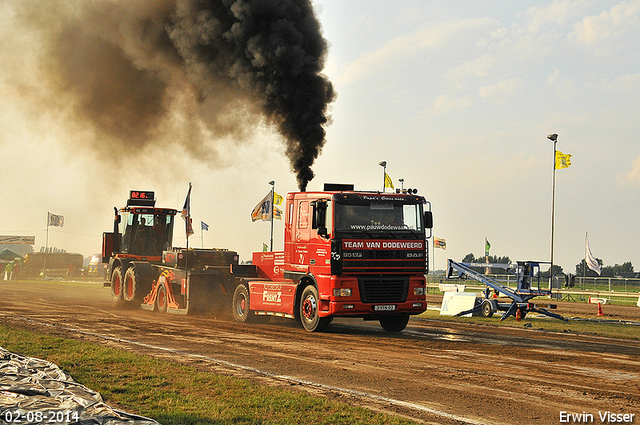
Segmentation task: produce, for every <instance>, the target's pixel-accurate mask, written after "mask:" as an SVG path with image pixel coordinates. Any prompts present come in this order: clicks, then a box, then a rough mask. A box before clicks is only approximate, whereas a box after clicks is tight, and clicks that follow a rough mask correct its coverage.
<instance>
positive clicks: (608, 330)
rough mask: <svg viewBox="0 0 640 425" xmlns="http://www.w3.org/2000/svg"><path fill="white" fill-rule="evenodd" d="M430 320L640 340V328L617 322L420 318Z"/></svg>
mask: <svg viewBox="0 0 640 425" xmlns="http://www.w3.org/2000/svg"><path fill="white" fill-rule="evenodd" d="M419 317H420V318H423V319H429V320H446V321H452V322H458V323H472V324H478V325H484V326H502V327H510V328H519V329H523V328H525V326H526V328H527V329H534V330H542V331H548V332H562V333H577V334H587V335H597V336H604V337H609V338H622V339H631V340H640V326H637V325H628V324H624V323H617V322H616V321H607V320H602V321H582V320H580V321H578V320H570V321H568V322H564V321H561V320H556V319H550V318H542V317H541V318H538V317H535V316H533V315H531V316H529V315H527V317H526V318H524V319H523V320H522V321H520V322H517V321H516V320H515V319H514V318H513V317H509V318H508V319H506V320H504V321H502V322H501V321H500V314H495V315H494V316H493V317H491V318H486V317H452V316H440V311H438V310H427V311H426V312H424V313H423V314H421V315H420V316H419Z"/></svg>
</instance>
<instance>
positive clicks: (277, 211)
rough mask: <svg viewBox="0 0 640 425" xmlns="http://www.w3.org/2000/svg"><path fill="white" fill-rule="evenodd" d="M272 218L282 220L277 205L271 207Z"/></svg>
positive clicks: (280, 211)
mask: <svg viewBox="0 0 640 425" xmlns="http://www.w3.org/2000/svg"><path fill="white" fill-rule="evenodd" d="M273 218H275V219H276V220H282V210H280V209H279V208H278V207H273Z"/></svg>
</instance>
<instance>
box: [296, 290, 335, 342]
mask: <svg viewBox="0 0 640 425" xmlns="http://www.w3.org/2000/svg"><path fill="white" fill-rule="evenodd" d="M319 300H320V297H319V296H318V290H317V289H316V287H315V286H313V285H308V286H307V287H305V288H304V290H303V291H302V297H301V298H300V322H302V326H303V327H304V328H305V329H306V330H308V331H309V332H322V331H324V330H325V329H326V328H327V326H329V323H331V320H332V318H331V317H320V316H319V315H318V308H319Z"/></svg>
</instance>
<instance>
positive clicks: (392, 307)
mask: <svg viewBox="0 0 640 425" xmlns="http://www.w3.org/2000/svg"><path fill="white" fill-rule="evenodd" d="M395 309H396V306H395V305H394V304H391V305H374V306H373V311H394V310H395Z"/></svg>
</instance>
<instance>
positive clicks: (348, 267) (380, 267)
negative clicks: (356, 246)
mask: <svg viewBox="0 0 640 425" xmlns="http://www.w3.org/2000/svg"><path fill="white" fill-rule="evenodd" d="M350 255H351V257H350ZM355 255H357V257H356V256H355ZM355 255H354V254H351V253H349V252H348V251H345V252H344V260H343V265H342V271H343V273H358V274H362V273H394V274H396V273H421V274H422V273H425V254H424V252H423V251H404V250H388V251H385V250H379V251H378V250H371V251H361V252H358V253H357V254H355ZM408 255H416V256H419V257H416V258H408Z"/></svg>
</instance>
